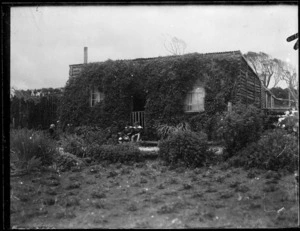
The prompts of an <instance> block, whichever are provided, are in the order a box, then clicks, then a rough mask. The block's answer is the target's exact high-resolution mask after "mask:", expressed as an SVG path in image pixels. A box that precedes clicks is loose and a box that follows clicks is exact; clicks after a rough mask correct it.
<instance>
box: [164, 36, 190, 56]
mask: <svg viewBox="0 0 300 231" xmlns="http://www.w3.org/2000/svg"><path fill="white" fill-rule="evenodd" d="M164 47H165V49H166V50H167V51H168V52H169V53H171V54H172V55H182V54H184V51H185V49H186V47H187V45H186V43H185V41H183V40H182V39H179V38H177V37H172V38H171V37H170V38H169V39H165V41H164Z"/></svg>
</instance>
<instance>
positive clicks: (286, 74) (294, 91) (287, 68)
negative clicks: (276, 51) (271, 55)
mask: <svg viewBox="0 0 300 231" xmlns="http://www.w3.org/2000/svg"><path fill="white" fill-rule="evenodd" d="M276 61H277V63H278V68H279V74H280V80H281V81H284V82H285V83H286V84H287V88H288V90H289V93H290V96H291V98H292V99H293V100H294V101H295V105H296V109H297V110H298V108H299V104H298V103H299V101H298V99H299V80H298V79H299V78H298V75H297V72H296V69H295V68H294V67H293V66H292V65H290V64H289V63H286V62H284V61H281V60H276Z"/></svg>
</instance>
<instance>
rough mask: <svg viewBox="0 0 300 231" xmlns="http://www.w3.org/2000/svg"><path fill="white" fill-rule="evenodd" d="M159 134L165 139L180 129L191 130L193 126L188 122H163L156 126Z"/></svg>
mask: <svg viewBox="0 0 300 231" xmlns="http://www.w3.org/2000/svg"><path fill="white" fill-rule="evenodd" d="M156 130H157V134H158V136H159V137H160V138H161V139H165V138H167V137H168V136H170V135H172V134H174V133H176V132H179V131H191V127H190V125H189V124H188V123H187V122H183V123H179V124H177V125H176V126H173V125H167V124H161V125H158V126H157V127H156Z"/></svg>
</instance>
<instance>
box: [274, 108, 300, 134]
mask: <svg viewBox="0 0 300 231" xmlns="http://www.w3.org/2000/svg"><path fill="white" fill-rule="evenodd" d="M277 125H278V127H281V128H284V129H285V130H287V131H288V132H289V133H294V134H295V135H298V134H299V113H298V112H295V113H289V112H286V114H285V115H284V116H282V117H281V118H279V119H278V124H277Z"/></svg>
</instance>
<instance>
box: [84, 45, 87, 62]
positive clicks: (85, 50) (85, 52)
mask: <svg viewBox="0 0 300 231" xmlns="http://www.w3.org/2000/svg"><path fill="white" fill-rule="evenodd" d="M87 61H88V48H87V47H84V64H86V63H87Z"/></svg>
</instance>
